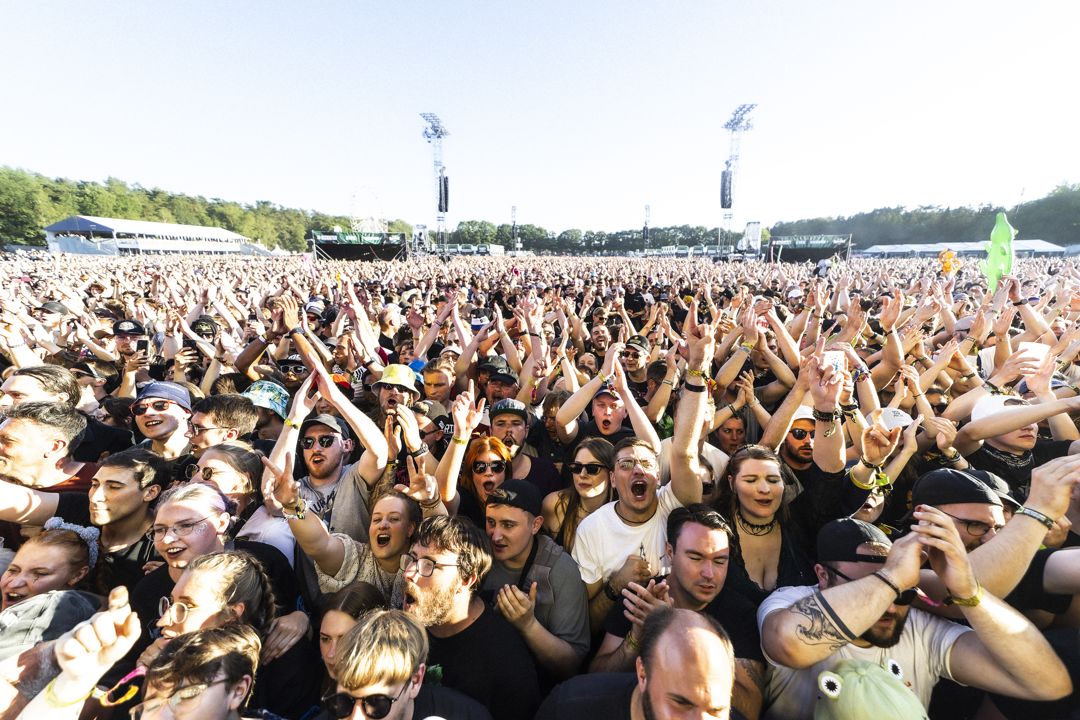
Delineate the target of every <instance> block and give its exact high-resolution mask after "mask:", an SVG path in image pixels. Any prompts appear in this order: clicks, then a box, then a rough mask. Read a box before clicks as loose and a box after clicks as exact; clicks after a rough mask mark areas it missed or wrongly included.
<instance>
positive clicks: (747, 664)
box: [735, 657, 765, 692]
mask: <svg viewBox="0 0 1080 720" xmlns="http://www.w3.org/2000/svg"><path fill="white" fill-rule="evenodd" d="M735 666H736V667H737V668H738V669H739V670H742V674H743V675H745V676H746V679H747V680H749V681H750V683H751V684H752V685H753V686H754V687H756V688H757V689H758V690H759V691H762V692H763V691H764V690H765V668H764V667H763V666H762V664H761V663H760V662H758V661H757V660H747V659H745V658H738V657H737V658H735Z"/></svg>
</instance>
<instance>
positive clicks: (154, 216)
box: [0, 167, 1080, 254]
mask: <svg viewBox="0 0 1080 720" xmlns="http://www.w3.org/2000/svg"><path fill="white" fill-rule="evenodd" d="M1003 209H1004V210H1006V211H1007V212H1008V213H1009V221H1010V222H1011V223H1012V225H1013V227H1015V228H1017V229H1018V230H1019V231H1020V234H1019V237H1020V238H1024V239H1027V238H1038V239H1041V240H1046V241H1048V242H1052V243H1056V244H1059V245H1071V244H1073V243H1080V185H1061V186H1059V187H1057V188H1055V189H1054V190H1053V192H1051V193H1050V194H1048V195H1047V196H1046V197H1043V198H1039V199H1038V200H1032V201H1030V202H1026V203H1023V204H1021V205H1019V206H1017V207H1013V208H999V207H992V206H989V205H984V206H982V207H979V208H968V207H961V208H942V207H932V206H924V207H919V208H915V209H907V208H903V207H895V208H879V209H877V210H872V211H870V212H864V213H858V214H856V215H852V216H850V217H826V218H813V219H805V220H796V221H794V222H780V223H777V224H776V225H774V226H773V227H772V228H770V229H768V230H764V231H763V234H764V235H765V237H766V238H767V237H768V235H769V233H770V231H771V234H772V235H820V234H830V235H831V234H836V235H846V234H851V235H852V238H853V241H854V245H855V246H856V247H869V246H870V245H878V244H890V245H891V244H897V243H925V242H946V243H958V242H979V241H983V240H986V239H987V238H988V237H989V235H990V229H991V228H992V227H993V225H994V214H995V213H997V212H998V211H1000V210H1003ZM71 215H96V216H100V217H115V218H129V219H133V220H153V221H157V222H167V223H183V224H188V225H210V226H216V227H223V228H226V229H228V230H232V231H233V232H237V233H239V234H241V235H243V236H245V237H249V238H252V239H253V240H256V241H258V242H261V243H262V244H264V245H266V246H267V247H270V248H275V247H281V248H285V249H286V250H303V249H304V248H305V246H306V241H305V238H306V237H308V235H309V233H310V231H311V230H330V229H332V228H334V227H335V226H337V227H343V228H348V226H349V218H348V217H344V216H339V215H327V214H324V213H318V212H313V211H308V210H298V209H295V208H285V207H281V206H279V205H275V204H273V203H270V202H266V201H259V202H256V203H255V204H254V205H245V204H242V203H236V202H231V201H228V200H221V199H219V198H211V199H207V198H204V197H193V196H191V195H183V194H180V193H171V192H166V191H164V190H160V189H157V188H154V189H146V188H143V187H140V186H139V185H128V184H127V183H125V182H123V181H122V180H117V179H115V178H109V179H108V180H106V181H105V182H104V183H97V182H86V181H73V180H66V179H62V178H55V179H54V178H48V177H45V176H44V175H40V174H37V173H32V172H26V171H24V170H17V169H13V168H4V167H0V242H2V243H24V244H34V245H39V244H41V243H43V242H44V233H43V232H42V228H44V227H45V226H46V225H50V224H52V223H54V222H57V221H59V220H63V219H64V218H66V217H69V216H71ZM389 229H390V231H391V232H400V233H406V234H407V235H411V234H412V226H411V225H410V224H409V223H407V222H406V221H404V220H394V221H393V222H391V223H390V228H389ZM739 237H740V234H739V233H735V234H727V233H725V232H722V231H720V230H718V229H717V228H706V227H704V226H701V225H698V226H690V225H678V226H671V227H663V228H650V229H649V238H648V242H646V241H645V238H644V237H643V234H642V229H641V228H634V229H631V230H619V231H615V232H607V231H603V230H580V229H569V230H563V231H561V232H555V231H552V230H547V229H546V228H543V227H540V226H537V225H529V224H526V225H519V226H518V227H517V238H518V240H520V241H521V244H522V248H523V249H525V250H531V251H533V252H556V253H571V254H572V253H589V254H596V253H613V254H623V253H627V252H629V251H631V250H642V249H645V248H658V247H664V246H667V245H690V246H695V245H714V244H716V243H717V242H720V243H721V244H734V243H735V241H736V240H737V239H738V238H739ZM513 238H514V228H513V227H512V226H510V225H509V224H502V225H496V224H495V223H491V222H488V221H486V220H465V221H462V222H460V223H458V225H457V228H456V229H454V230H452V231H451V232H450V233H449V237H448V241H449V242H452V243H457V244H463V243H464V244H472V245H480V244H497V245H502V246H504V247H506V248H507V249H508V250H510V249H513V244H514V239H513Z"/></svg>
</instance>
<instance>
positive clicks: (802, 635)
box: [788, 595, 848, 651]
mask: <svg viewBox="0 0 1080 720" xmlns="http://www.w3.org/2000/svg"><path fill="white" fill-rule="evenodd" d="M788 612H791V613H795V614H796V615H803V616H805V617H806V620H800V622H799V624H798V625H797V626H796V630H795V634H796V635H797V636H798V638H799V640H801V641H802V642H803V643H805V644H807V645H828V646H829V647H830V649H832V650H833V651H836V650H839V649H840V648H842V647H844V646H845V645H847V644H848V639H847V638H846V637H844V635H843V634H842V633H841V632H840V631H839V630H838V629H837V628H836V626H835V625H833V622H832V620H831V619H830V618H829V616H828V615H827V614H826V613H825V611H824V610H822V609H821V607H820V606H818V603H817V601H816V600H815V598H814V596H813V595H809V596H807V597H804V598H803V599H802V600H799V601H798V602H797V603H795V604H794V605H792V606H791V607H789V608H788Z"/></svg>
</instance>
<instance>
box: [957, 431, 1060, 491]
mask: <svg viewBox="0 0 1080 720" xmlns="http://www.w3.org/2000/svg"><path fill="white" fill-rule="evenodd" d="M1072 443H1073V441H1072V440H1043V439H1039V440H1036V441H1035V447H1034V448H1032V450H1031V452H1027V453H1024V454H1023V455H1013V454H1012V453H1007V452H1005V451H1004V450H998V449H997V448H993V447H990V446H989V445H988V444H987V443H983V445H982V447H980V448H979V449H978V450H976V451H975V452H973V453H969V454H968V455H966V456H965V457H966V459H967V461H968V463H970V464H971V467H973V468H975V469H977V470H985V471H987V472H992V473H994V474H995V475H998V476H999V477H1001V478H1002V479H1003V480H1004V481H1005V482H1007V483H1009V487H1010V488H1011V489H1012V491H1013V497H1015V498H1016V499H1017V500H1021V501H1022V500H1023V499H1024V498H1026V497H1027V493H1028V487H1029V486H1030V485H1031V471H1032V469H1034V468H1037V467H1039V466H1040V465H1042V464H1043V463H1048V462H1050V461H1051V460H1053V459H1054V458H1059V457H1063V456H1065V455H1068V454H1069V446H1071V445H1072Z"/></svg>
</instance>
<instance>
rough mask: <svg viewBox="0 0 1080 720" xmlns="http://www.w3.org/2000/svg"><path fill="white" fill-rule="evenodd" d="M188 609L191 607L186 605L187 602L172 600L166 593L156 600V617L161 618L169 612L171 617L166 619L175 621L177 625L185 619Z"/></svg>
mask: <svg viewBox="0 0 1080 720" xmlns="http://www.w3.org/2000/svg"><path fill="white" fill-rule="evenodd" d="M189 610H191V608H190V607H188V605H187V603H182V602H173V601H172V599H171V598H170V597H169V596H167V595H166V596H165V597H163V598H161V599H160V600H158V604H157V614H158V617H161V618H163V617H165V616H166V615H168V614H169V613H170V612H171V613H172V617H170V618H168V619H169V621H170V622H173V623H176V624H177V625H181V624H183V622H184V621H185V620H187V616H188V611H189Z"/></svg>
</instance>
